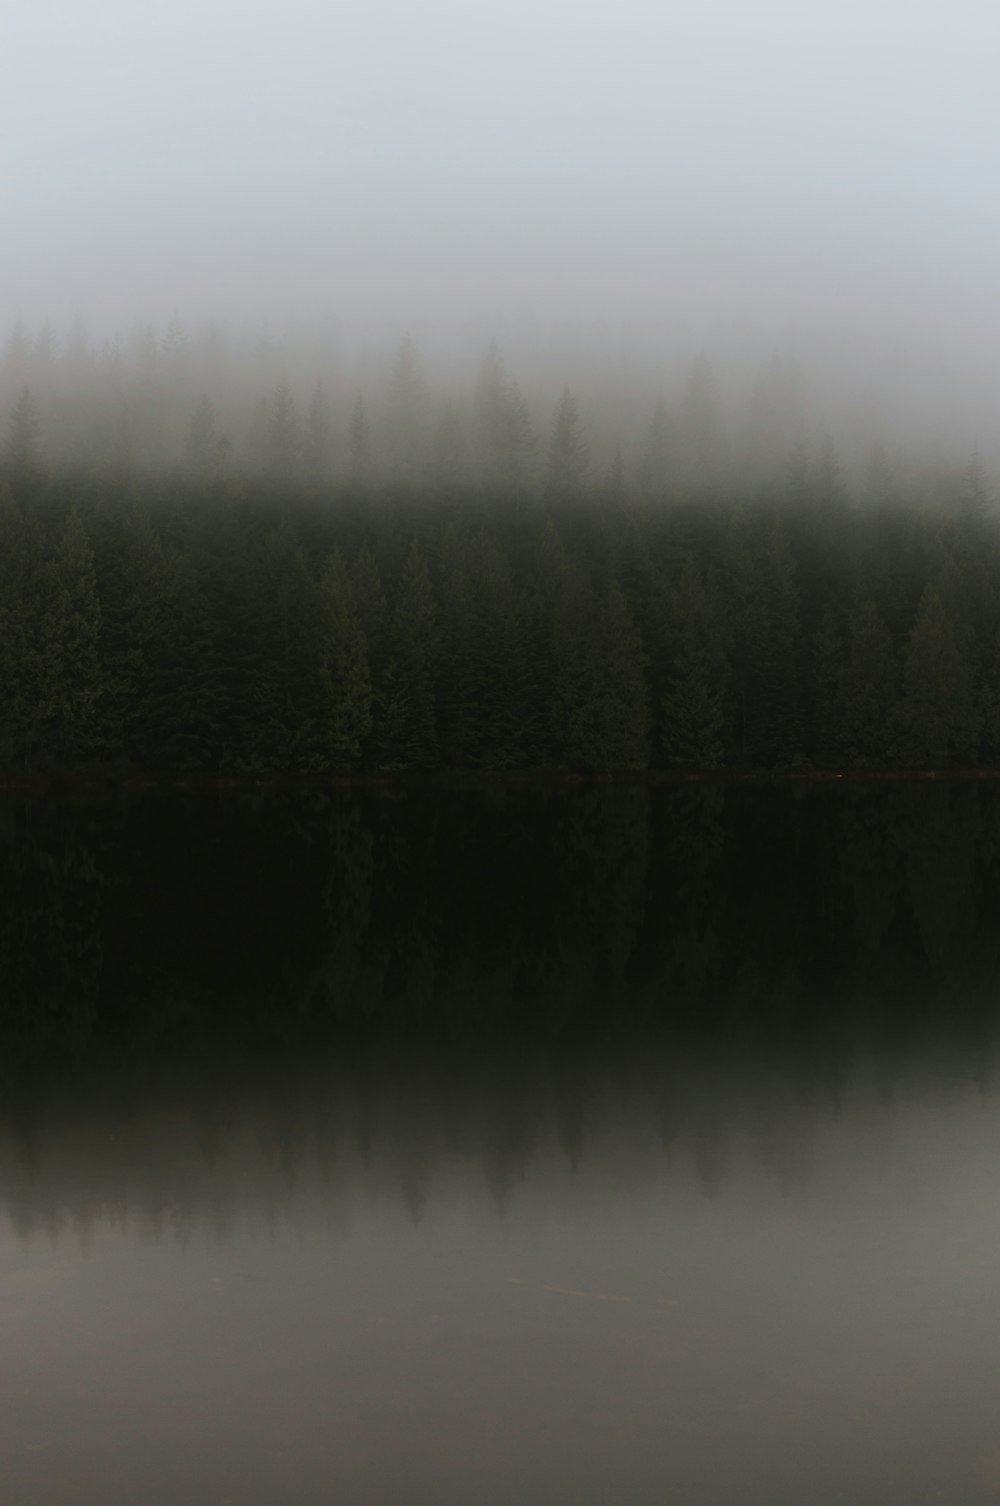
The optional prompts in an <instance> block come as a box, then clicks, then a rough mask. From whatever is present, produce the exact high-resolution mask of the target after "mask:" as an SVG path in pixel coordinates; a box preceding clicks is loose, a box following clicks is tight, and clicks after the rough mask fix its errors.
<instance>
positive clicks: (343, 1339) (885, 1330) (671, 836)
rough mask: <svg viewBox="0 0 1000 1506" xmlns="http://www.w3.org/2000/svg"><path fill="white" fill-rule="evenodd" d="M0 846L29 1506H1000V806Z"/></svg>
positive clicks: (262, 819) (110, 816) (546, 805)
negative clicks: (283, 1505)
mask: <svg viewBox="0 0 1000 1506" xmlns="http://www.w3.org/2000/svg"><path fill="white" fill-rule="evenodd" d="M3 819H4V820H5V822H6V827H5V830H4V839H3V845H2V848H0V896H2V899H3V908H2V912H0V984H2V1000H3V1002H2V1004H0V1019H2V1026H3V1032H4V1038H3V1041H2V1042H0V1050H2V1052H3V1065H2V1067H0V1396H2V1401H0V1501H2V1502H3V1503H4V1506H18V1503H23V1506H119V1503H120V1506H125V1503H128V1506H132V1503H136V1502H140V1501H141V1502H143V1503H148V1506H160V1503H162V1506H173V1503H178V1506H181V1503H183V1506H201V1503H205V1506H209V1503H211V1506H218V1503H223V1502H227V1501H229V1502H232V1503H234V1506H235V1503H247V1506H258V1503H260V1506H264V1503H268V1506H270V1503H273V1502H275V1501H282V1502H288V1503H303V1506H313V1503H321V1502H323V1503H326V1502H334V1501H349V1502H352V1503H353V1502H357V1503H361V1506H369V1503H370V1506H383V1503H385V1506H389V1503H393V1506H396V1503H408V1502H413V1503H420V1506H422V1503H427V1506H431V1503H434V1506H437V1503H442V1506H451V1503H454V1506H469V1503H476V1506H494V1503H495V1506H509V1503H512V1502H515V1501H516V1502H518V1503H525V1506H533V1503H536V1502H537V1503H539V1506H541V1503H550V1502H553V1503H574V1502H579V1503H583V1506H592V1503H593V1506H608V1503H613V1502H621V1503H633V1502H634V1503H639V1506H645V1503H647V1502H648V1503H658V1506H659V1503H677V1506H688V1503H690V1506H702V1503H704V1506H721V1503H728V1502H734V1503H736V1502H738V1503H740V1506H758V1503H759V1506H801V1503H807V1502H808V1503H812V1506H827V1503H830V1506H832V1503H844V1506H848V1503H851V1506H854V1503H857V1506H869V1503H870V1506H891V1503H895V1502H899V1503H901V1506H902V1503H918V1506H919V1503H925V1502H927V1503H930V1502H936V1501H947V1502H950V1503H956V1506H963V1503H970V1506H971V1503H976V1502H988V1501H989V1500H990V1499H997V1498H1000V1427H998V1422H997V1419H998V1416H1000V1090H998V1087H997V1075H996V1065H997V1055H996V1050H995V1045H994V1042H995V1038H996V1036H995V1026H994V1018H995V1013H996V1010H995V1005H996V1000H997V987H998V982H1000V944H998V940H997V938H998V935H1000V932H998V926H997V922H998V920H1000V909H998V897H1000V895H998V890H1000V840H998V838H1000V801H996V800H995V799H991V798H990V796H989V795H988V794H979V793H977V792H976V791H975V790H973V789H935V790H925V789H908V790H906V789H904V790H891V791H886V790H872V791H852V792H848V791H837V792H822V793H816V794H810V795H809V796H802V797H792V796H788V795H780V794H778V793H776V792H771V791H761V792H749V791H742V792H740V791H719V790H712V791H707V790H695V791H691V792H686V793H666V792H665V793H657V794H655V795H650V794H648V793H646V792H644V791H636V790H631V791H611V792H601V793H587V792H583V793H580V794H574V795H572V796H555V795H540V794H532V793H529V792H521V793H518V794H504V795H498V794H490V795H484V794H472V793H469V794H465V795H461V796H448V797H444V796H441V795H432V794H427V793H421V794H419V795H418V794H414V795H411V796H408V797H406V798H396V797H392V798H389V797H385V796H379V797H375V796H370V797H365V798H359V797H356V796H349V797H348V796H345V797H343V798H342V799H341V798H337V799H334V800H326V799H323V798H320V797H316V798H315V799H312V800H310V801H308V802H303V801H299V802H288V801H286V802H278V801H273V800H260V801H256V802H246V801H238V800H235V799H233V798H231V797H230V798H227V799H225V800H221V799H208V798H199V799H195V798H194V797H192V798H190V799H183V800H182V799H179V798H178V799H173V798H171V799H170V800H163V799H160V800H149V801H143V802H137V803H133V804H127V805H121V806H119V807H115V808H107V807H102V806H97V805H80V804H78V805H74V806H56V805H52V804H49V805H45V806H41V807H40V806H25V807H19V806H11V807H9V808H8V809H7V810H6V812H5V814H4V817H3Z"/></svg>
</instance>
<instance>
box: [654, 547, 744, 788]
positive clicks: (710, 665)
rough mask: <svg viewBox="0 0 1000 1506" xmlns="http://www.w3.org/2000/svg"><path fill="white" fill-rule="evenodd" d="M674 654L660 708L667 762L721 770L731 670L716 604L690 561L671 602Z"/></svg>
mask: <svg viewBox="0 0 1000 1506" xmlns="http://www.w3.org/2000/svg"><path fill="white" fill-rule="evenodd" d="M672 608H673V609H672V614H671V615H672V618H673V623H672V633H671V636H672V639H673V654H672V663H671V668H670V674H669V678H668V681H667V689H666V693H665V695H664V706H663V744H664V752H665V753H666V756H667V760H668V762H670V763H673V764H679V765H682V766H684V767H688V768H696V769H715V768H719V767H720V766H721V764H722V763H723V762H724V760H725V755H726V732H727V724H728V721H729V704H728V703H729V697H730V693H731V692H730V668H729V664H728V661H727V659H726V655H725V651H724V648H723V624H722V616H721V612H720V611H719V608H718V605H717V603H716V602H715V600H714V599H713V597H712V595H711V594H710V593H709V591H708V590H707V588H706V586H705V583H704V581H703V580H702V577H701V574H700V572H699V571H698V570H697V568H696V567H695V565H694V564H693V563H692V562H691V561H689V562H688V563H687V564H686V565H685V567H684V571H683V573H682V575H681V579H680V583H679V585H678V588H677V591H676V592H675V593H674V597H673V603H672Z"/></svg>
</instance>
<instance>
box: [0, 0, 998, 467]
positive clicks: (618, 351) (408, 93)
mask: <svg viewBox="0 0 1000 1506" xmlns="http://www.w3.org/2000/svg"><path fill="white" fill-rule="evenodd" d="M998 40H1000V20H998V18H997V16H996V13H995V10H994V9H993V7H991V6H988V5H986V4H985V3H981V0H960V3H958V4H953V5H951V6H949V7H948V8H947V11H945V9H944V8H943V7H941V6H940V5H935V4H927V3H924V4H919V3H913V0H906V3H903V0H874V3H870V0H844V3H842V4H840V5H838V6H837V7H826V8H823V7H817V6H803V5H801V4H799V3H795V0H762V3H760V4H756V5H753V6H750V5H747V4H745V3H741V0H713V3H707V4H699V5H694V4H688V5H685V6H681V5H674V6H662V5H654V4H652V3H650V0H624V3H621V4H618V5H615V6H608V5H594V4H591V5H589V6H586V5H585V6H582V7H581V6H579V5H570V4H568V3H565V0H532V3H531V4H528V3H527V0H510V3H508V4H506V5H504V6H502V7H501V6H489V7H486V6H469V5H467V4H461V3H458V0H427V3H425V4H422V5H420V6H414V5H412V4H409V3H406V0H380V3H377V4H370V5H366V6H350V7H330V6H328V5H325V4H322V3H320V0H290V3H288V4H285V5H282V6H276V5H271V4H265V3H259V0H258V3H248V0H239V3H237V0H212V4H211V5H210V6H209V7H207V8H206V7H205V6H204V5H203V4H198V5H196V4H195V3H194V0H171V3H169V4H168V3H167V0H34V3H32V4H30V5H29V4H27V3H26V0H19V3H16V4H15V5H13V6H10V7H7V8H5V16H4V19H3V21H2V22H0V55H2V58H3V62H2V63H0V84H2V88H0V95H2V98H3V101H4V103H3V105H2V106H0V109H2V111H3V115H4V116H5V118H6V129H5V130H4V131H3V133H2V136H3V140H4V142H5V145H4V147H3V148H2V150H0V195H2V198H0V204H2V217H3V227H4V234H3V245H2V248H0V271H2V281H0V287H2V303H0V328H3V327H6V328H9V327H10V326H11V324H12V323H13V322H14V321H15V320H16V319H17V318H19V317H20V318H21V319H23V320H24V321H25V323H26V324H27V325H29V326H32V325H39V324H40V323H41V322H42V321H43V320H44V319H46V318H48V319H51V320H52V321H53V323H54V324H55V325H56V326H57V327H62V328H66V327H68V325H69V324H70V322H71V320H72V319H73V317H74V316H75V315H76V314H78V313H79V314H82V315H83V317H84V318H85V319H86V320H87V321H88V325H89V327H90V328H91V330H92V332H93V333H94V334H95V335H97V336H108V335H110V334H113V333H114V331H116V330H122V331H125V330H127V329H128V328H129V327H130V326H131V324H132V323H133V322H134V321H136V320H149V321H154V322H158V323H161V324H162V323H165V322H166V321H167V320H168V319H169V318H170V317H171V316H172V315H173V314H174V313H179V314H180V315H181V316H182V317H183V318H185V319H186V320H189V321H191V322H193V323H197V322H198V321H199V320H203V319H207V318H209V317H213V318H222V319H226V320H233V321H237V322H239V321H248V320H249V321H255V320H256V321H258V322H259V321H260V320H261V319H263V318H265V317H267V318H269V319H270V320H271V321H272V322H273V324H274V326H275V327H276V328H278V329H282V328H284V327H286V326H287V325H289V324H290V323H294V322H297V323H298V324H299V325H302V324H306V325H308V326H320V325H322V326H324V327H327V328H332V329H333V330H334V331H335V332H336V333H337V335H338V336H339V337H340V338H341V339H342V340H343V341H345V342H346V341H352V340H353V341H355V342H357V343H358V344H362V345H366V344H375V343H377V342H378V341H390V342H393V341H394V342H398V340H399V338H400V336H401V335H402V333H403V332H404V330H410V332H411V333H412V334H413V335H414V338H415V339H416V340H417V342H418V345H419V346H420V348H421V350H422V352H424V353H425V355H426V356H428V357H431V358H433V357H435V356H436V355H438V356H440V357H441V358H442V359H443V358H444V357H445V356H447V355H449V354H453V353H454V352H455V351H456V350H457V349H461V350H462V351H465V350H466V349H474V350H476V352H477V354H478V353H479V352H480V351H481V348H482V343H483V342H484V340H485V339H486V338H488V337H489V336H490V335H497V336H498V337H499V338H500V339H501V341H502V342H503V344H504V348H505V351H507V353H508V354H509V355H510V356H511V357H512V358H514V359H519V358H523V359H524V360H527V359H528V357H529V356H530V355H531V352H532V351H533V350H534V351H537V350H538V349H539V348H541V349H542V350H550V349H551V348H552V347H557V348H558V349H559V350H560V351H561V352H563V353H564V354H565V355H566V357H567V358H568V360H569V363H570V364H572V363H573V362H579V361H581V360H583V358H584V356H585V354H586V353H588V352H590V353H593V354H596V355H597V356H599V357H600V358H601V360H602V361H604V362H606V363H612V362H613V361H615V360H617V361H620V360H621V359H622V358H623V356H628V357H630V358H631V357H635V358H637V359H641V360H642V361H643V362H646V363H647V364H652V365H654V366H655V365H656V363H657V362H662V361H664V360H666V359H667V354H666V353H667V352H669V354H670V357H671V359H682V360H689V359H690V358H691V357H693V356H694V355H696V354H697V353H698V352H699V351H701V350H702V349H705V350H708V351H709V353H710V354H711V355H712V356H713V357H714V358H715V359H717V360H719V361H721V362H724V363H729V364H735V365H737V366H738V365H740V363H742V364H744V365H746V366H747V367H748V368H752V367H753V366H754V364H755V363H759V362H760V361H762V360H766V359H767V357H768V356H769V355H770V352H771V351H772V350H773V349H775V348H777V349H779V350H781V351H782V352H783V353H784V354H786V355H789V356H794V357H795V358H796V359H797V360H798V361H800V362H801V363H802V364H803V365H804V367H805V368H806V369H807V370H808V372H809V373H810V376H811V379H812V380H813V382H814V383H818V384H819V385H820V386H821V387H822V386H823V384H828V385H829V384H833V385H834V386H835V387H836V389H837V390H838V392H841V393H843V392H851V393H853V394H854V396H855V398H857V399H858V400H860V401H862V402H869V401H870V400H871V396H872V393H873V392H875V391H877V392H878V393H879V394H880V397H881V400H882V401H884V402H886V403H888V404H889V406H890V407H893V408H894V410H898V411H899V415H900V418H901V420H905V421H909V422H910V423H911V425H912V426H913V427H914V428H916V427H917V426H920V427H926V425H927V423H928V422H929V421H931V417H932V415H933V416H935V418H936V419H937V420H939V421H940V423H941V424H942V425H943V428H944V429H945V430H947V431H949V432H952V431H953V430H954V431H955V433H956V437H957V438H958V440H959V441H960V442H961V443H968V442H972V441H974V440H975V439H976V438H979V439H980V440H982V439H983V438H984V436H985V433H986V430H987V429H988V427H989V426H990V425H991V424H992V421H993V415H994V411H995V406H996V393H997V378H998V366H997V358H996V355H995V346H996V332H997V323H998V319H997V315H998V296H997V289H996V283H995V275H994V268H995V265H996V259H997V252H998V242H1000V205H998V202H997V199H996V195H995V193H994V192H993V183H994V182H995V180H996V166H997V163H996V158H997V146H996V142H997V141H998V140H1000V118H998V117H1000V105H998V103H997V101H996V93H995V88H994V81H993V66H994V65H993V59H994V57H995V54H996V43H997V41H998ZM523 374H524V375H526V373H523ZM569 374H571V373H569ZM859 394H860V397H859ZM886 394H891V397H890V396H886Z"/></svg>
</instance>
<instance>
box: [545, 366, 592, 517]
mask: <svg viewBox="0 0 1000 1506" xmlns="http://www.w3.org/2000/svg"><path fill="white" fill-rule="evenodd" d="M589 475H590V456H589V448H588V445H587V441H586V439H585V437H584V434H583V430H582V428H581V426H580V415H579V411H578V409H577V405H576V399H575V398H574V397H573V394H572V393H571V392H570V390H569V388H568V387H564V388H563V391H562V396H561V397H560V399H559V403H558V406H557V408H556V411H555V414H554V416H553V419H552V430H551V433H550V436H549V453H548V462H547V466H546V487H547V490H548V493H549V496H550V497H551V499H552V500H553V501H554V502H561V503H565V502H576V501H579V500H580V499H581V498H582V497H583V495H584V493H585V491H586V487H587V482H588V479H589Z"/></svg>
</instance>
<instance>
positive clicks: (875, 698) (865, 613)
mask: <svg viewBox="0 0 1000 1506" xmlns="http://www.w3.org/2000/svg"><path fill="white" fill-rule="evenodd" d="M898 682H899V667H898V664H897V661H896V655H895V651H894V649H893V646H892V635H891V634H890V632H889V629H888V628H887V627H886V625H885V623H884V621H883V620H882V616H881V613H880V612H879V610H878V608H877V607H876V605H875V603H874V602H873V601H871V600H866V601H863V602H861V603H860V605H858V606H857V607H855V608H854V610H853V611H852V612H851V615H850V618H849V620H848V647H847V658H846V662H845V664H844V666H843V670H842V672H841V675H840V684H839V693H838V696H837V711H838V724H839V736H840V742H841V745H842V746H843V747H844V748H846V749H847V751H848V754H849V756H850V758H851V759H852V761H853V762H856V763H862V764H866V765H868V766H878V765H879V764H882V763H884V762H885V760H886V759H887V758H888V757H889V755H890V749H891V733H890V718H891V716H892V712H893V706H894V704H895V699H896V693H897V687H898Z"/></svg>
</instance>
